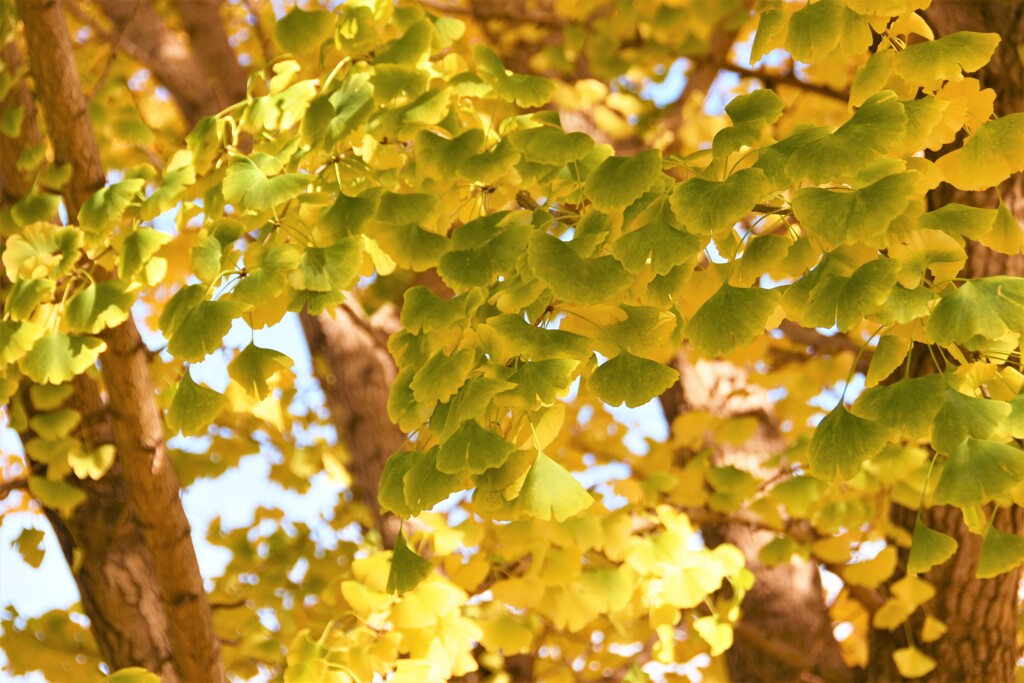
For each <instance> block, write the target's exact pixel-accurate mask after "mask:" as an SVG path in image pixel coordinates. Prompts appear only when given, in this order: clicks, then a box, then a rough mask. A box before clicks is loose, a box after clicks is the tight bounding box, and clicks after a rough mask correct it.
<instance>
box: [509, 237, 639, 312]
mask: <svg viewBox="0 0 1024 683" xmlns="http://www.w3.org/2000/svg"><path fill="white" fill-rule="evenodd" d="M529 258H530V267H531V268H533V270H534V272H536V273H537V275H538V276H539V277H540V278H541V279H542V280H543V281H544V282H545V283H547V285H548V286H549V287H551V290H552V291H553V292H554V294H555V296H556V297H557V298H559V299H562V300H563V301H567V302H572V303H579V304H596V303H601V302H604V301H608V300H609V299H611V298H612V297H614V296H615V295H616V294H618V293H619V292H621V291H622V290H623V289H625V288H626V287H627V286H628V285H629V283H630V280H631V279H632V278H631V277H630V275H629V273H627V272H626V270H625V269H624V268H623V267H622V265H621V264H620V263H619V262H618V261H617V260H615V258H614V257H613V256H598V257H597V258H581V257H580V256H579V255H578V254H577V253H576V251H575V250H574V249H573V248H572V247H571V246H569V245H568V244H567V243H565V242H563V241H561V240H559V239H558V238H557V237H553V236H551V235H549V234H547V233H545V232H539V231H538V232H535V233H534V234H533V236H532V237H531V238H530V245H529Z"/></svg>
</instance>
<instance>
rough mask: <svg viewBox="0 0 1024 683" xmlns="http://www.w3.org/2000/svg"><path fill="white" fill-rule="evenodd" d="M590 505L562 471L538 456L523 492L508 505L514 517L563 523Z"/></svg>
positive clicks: (579, 487) (580, 488) (586, 495)
mask: <svg viewBox="0 0 1024 683" xmlns="http://www.w3.org/2000/svg"><path fill="white" fill-rule="evenodd" d="M593 502H594V499H593V497H592V496H591V495H590V494H589V493H587V490H586V489H585V488H583V486H582V484H580V483H579V482H578V481H576V478H575V477H573V476H572V475H571V474H569V472H568V471H567V470H566V469H565V468H564V467H562V466H561V465H559V464H558V463H557V462H555V461H554V460H552V459H551V458H549V457H548V456H546V455H544V454H543V453H538V454H537V459H536V460H535V461H534V463H533V467H531V468H530V471H529V473H528V474H527V475H526V481H525V482H523V488H522V489H521V490H520V491H519V495H518V496H517V497H516V498H515V500H513V501H512V511H513V513H514V514H515V516H517V517H536V518H539V519H554V520H555V521H556V522H564V521H565V520H567V519H569V518H570V517H572V516H574V515H576V514H579V513H580V512H583V511H584V510H586V509H587V508H588V507H590V505H591V503H593Z"/></svg>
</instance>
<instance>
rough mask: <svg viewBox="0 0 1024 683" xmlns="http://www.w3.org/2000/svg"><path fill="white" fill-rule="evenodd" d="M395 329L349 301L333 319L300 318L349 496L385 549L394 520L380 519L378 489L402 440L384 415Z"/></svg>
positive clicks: (392, 321) (390, 318)
mask: <svg viewBox="0 0 1024 683" xmlns="http://www.w3.org/2000/svg"><path fill="white" fill-rule="evenodd" d="M397 325H398V321H397V319H396V316H394V315H393V312H390V311H387V310H383V311H381V312H379V314H378V315H376V316H374V317H373V318H369V317H367V316H366V315H365V314H364V313H363V311H362V310H361V309H360V308H359V306H358V304H357V303H356V302H355V301H354V300H352V299H350V300H349V301H347V302H345V304H344V305H343V306H342V307H341V308H340V309H339V310H338V311H336V315H335V317H333V318H332V317H331V316H330V315H329V314H327V313H321V314H320V315H318V316H312V315H309V314H307V313H303V314H302V329H303V331H304V332H305V334H306V340H307V342H308V343H309V350H310V354H311V355H312V356H313V370H314V373H315V374H316V376H317V378H318V379H319V380H320V386H321V388H322V389H323V392H324V395H325V397H326V398H327V407H328V410H329V411H330V413H331V421H332V422H333V423H334V425H335V428H336V429H337V430H338V438H339V439H340V440H341V441H342V442H343V443H344V444H345V445H346V447H347V448H348V451H349V456H350V460H349V463H348V469H349V472H351V474H352V482H353V485H352V490H353V494H354V495H355V497H356V498H357V499H358V500H359V501H360V502H361V503H362V504H363V505H365V506H366V508H367V509H368V510H369V511H370V514H371V515H372V517H373V519H372V522H373V524H374V526H376V527H377V528H378V529H379V530H380V532H381V535H382V536H383V538H384V542H385V544H387V545H390V544H391V543H392V542H393V541H394V538H395V537H396V535H397V531H398V526H397V520H395V519H394V518H392V517H390V516H389V515H382V513H381V511H380V505H379V504H378V503H377V487H378V484H379V483H380V475H381V472H382V471H383V469H384V461H385V460H386V459H387V457H388V456H389V455H391V454H392V453H394V452H395V451H396V450H398V449H399V448H400V447H401V445H402V443H403V442H404V440H405V436H404V435H403V434H402V432H401V431H400V430H399V429H398V427H396V426H395V425H394V424H393V423H392V422H391V419H390V418H389V417H388V412H387V402H388V392H389V391H390V388H391V383H392V381H394V378H395V374H396V370H395V364H394V361H393V360H392V359H391V356H390V355H389V354H388V351H387V346H386V343H387V336H388V335H389V334H390V333H391V332H394V331H395V330H396V329H397Z"/></svg>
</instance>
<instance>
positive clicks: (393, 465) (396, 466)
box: [377, 451, 422, 518]
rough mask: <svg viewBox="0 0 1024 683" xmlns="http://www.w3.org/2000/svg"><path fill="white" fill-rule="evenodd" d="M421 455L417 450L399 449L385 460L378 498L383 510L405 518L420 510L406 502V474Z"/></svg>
mask: <svg viewBox="0 0 1024 683" xmlns="http://www.w3.org/2000/svg"><path fill="white" fill-rule="evenodd" d="M421 455H422V454H421V453H417V452H416V451H398V452H397V453H394V454H393V455H391V457H389V458H388V459H387V461H385V463H384V470H383V471H382V472H381V475H380V486H379V487H378V489H377V500H378V502H380V506H381V509H382V510H384V511H385V512H392V513H394V514H396V515H398V516H399V517H405V518H408V517H412V516H413V515H415V514H416V513H417V512H418V510H413V509H412V508H411V507H410V506H409V504H408V503H406V502H405V475H406V474H408V473H409V470H411V469H412V466H413V465H414V464H415V462H416V459H417V458H419V457H420V456H421Z"/></svg>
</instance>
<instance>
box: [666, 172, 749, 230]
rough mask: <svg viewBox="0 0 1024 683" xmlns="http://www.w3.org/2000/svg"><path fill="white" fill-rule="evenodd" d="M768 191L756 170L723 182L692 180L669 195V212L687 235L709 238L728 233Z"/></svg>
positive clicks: (733, 176)
mask: <svg viewBox="0 0 1024 683" xmlns="http://www.w3.org/2000/svg"><path fill="white" fill-rule="evenodd" d="M768 189H769V188H768V179H767V177H765V174H764V171H762V170H761V169H759V168H745V169H743V170H741V171H736V172H735V173H733V174H732V175H730V176H729V177H728V178H726V179H725V180H723V181H713V180H704V179H703V178H691V179H689V180H687V181H685V182H683V183H680V184H679V185H677V186H676V189H675V190H674V191H673V192H672V198H671V203H672V210H673V211H674V212H675V215H676V218H677V219H678V220H679V221H680V222H681V223H682V224H683V225H685V226H686V228H687V230H689V231H690V232H692V233H694V234H697V235H711V234H713V233H715V232H718V231H720V230H726V229H730V230H731V229H732V227H733V225H735V224H736V222H737V221H739V220H740V219H741V218H743V217H744V216H746V215H747V214H748V213H750V212H751V210H752V209H753V208H754V204H755V203H757V200H758V199H760V198H761V197H762V196H764V194H765V193H766V192H767V191H768Z"/></svg>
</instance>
